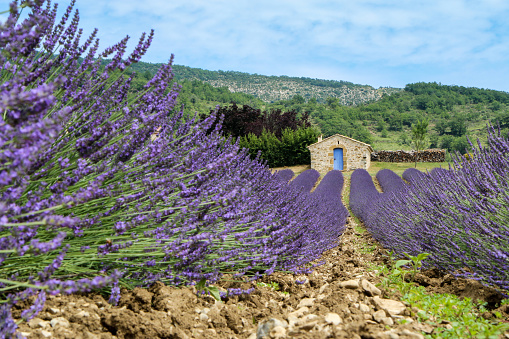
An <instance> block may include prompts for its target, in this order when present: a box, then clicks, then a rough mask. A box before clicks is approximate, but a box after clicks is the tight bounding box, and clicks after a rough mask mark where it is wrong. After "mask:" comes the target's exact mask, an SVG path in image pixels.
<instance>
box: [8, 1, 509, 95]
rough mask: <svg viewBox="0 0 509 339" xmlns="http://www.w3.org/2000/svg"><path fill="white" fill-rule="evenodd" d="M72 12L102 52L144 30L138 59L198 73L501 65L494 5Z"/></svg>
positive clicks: (133, 5) (502, 30) (176, 5)
mask: <svg viewBox="0 0 509 339" xmlns="http://www.w3.org/2000/svg"><path fill="white" fill-rule="evenodd" d="M56 1H57V2H60V3H61V4H62V5H63V6H62V7H64V6H65V5H66V4H68V3H69V0H67V1H59V0H56ZM7 3H8V2H7V1H5V0H0V5H4V6H3V7H5V5H6V4H7ZM1 7H2V6H0V8H1ZM76 7H77V8H79V9H80V13H81V22H82V26H83V27H85V33H89V32H91V31H92V29H93V28H94V27H98V28H99V36H100V38H101V42H102V43H101V47H102V48H105V47H107V46H109V45H112V44H113V43H115V42H117V41H119V40H120V39H121V38H122V37H123V36H125V35H126V34H129V35H130V36H131V37H132V43H131V46H132V47H134V46H135V45H136V43H137V40H138V37H139V35H140V34H141V32H144V31H146V32H148V31H149V30H150V28H154V29H155V30H156V37H155V40H154V43H153V46H152V47H151V49H149V52H148V53H147V56H146V57H145V58H144V60H146V61H151V62H165V61H166V60H167V59H169V56H170V53H174V54H175V55H176V63H179V64H186V65H190V66H194V67H201V68H206V69H224V70H226V69H229V70H240V71H248V72H252V73H255V72H256V73H259V74H284V73H289V72H290V71H292V70H313V69H316V70H319V69H323V70H324V71H321V72H320V74H326V73H330V74H338V76H339V75H341V74H348V72H347V71H346V70H348V69H350V70H355V72H362V69H369V70H370V71H369V72H362V73H363V74H365V77H366V79H367V80H369V79H368V77H369V74H372V76H373V79H375V78H380V77H381V76H380V75H377V74H383V76H386V77H387V78H388V79H391V78H392V76H391V74H399V76H400V77H401V76H402V74H403V71H401V72H398V69H401V70H409V69H412V70H414V71H415V70H417V69H424V68H426V69H428V72H427V73H424V74H442V73H437V72H445V73H447V72H448V69H450V70H451V72H453V71H454V70H455V69H458V68H459V67H460V66H461V65H464V66H465V67H466V68H468V69H469V70H475V69H479V68H483V67H486V66H485V65H487V64H492V63H501V65H504V64H507V63H508V61H509V60H508V56H509V53H508V52H509V24H508V23H507V21H506V18H507V15H508V14H509V2H508V1H503V0H479V1H470V0H447V1H441V0H413V1H408V2H401V1H395V0H385V1H374V0H355V1H347V0H339V1H332V0H315V1H308V0H305V1H304V0H293V1H290V0H271V1H269V0H258V1H250V0H236V1H228V0H217V1H205V0H193V1H189V0H185V1H184V0H172V1H167V0H144V1H139V0H109V1H100V2H95V1H94V2H92V1H90V0H78V2H77V5H76ZM467 66H468V67H467ZM501 68H503V67H501ZM327 69H330V72H326V71H325V70H327ZM309 72H310V71H306V74H305V75H307V76H311V77H319V75H318V74H317V75H316V76H313V75H311V74H308V73H309ZM391 72H393V73H391ZM350 73H351V72H350ZM303 75H304V74H303ZM508 75H509V74H508ZM451 76H452V73H451ZM470 76H471V77H475V76H476V75H475V74H473V73H472V74H470ZM363 78H364V77H363ZM340 79H342V80H347V81H352V79H348V78H340ZM338 80H339V79H338ZM416 81H418V79H417V80H416ZM364 83H370V82H369V81H364ZM498 83H499V82H498ZM388 85H390V84H388ZM505 88H507V89H509V85H508V86H506V87H505Z"/></svg>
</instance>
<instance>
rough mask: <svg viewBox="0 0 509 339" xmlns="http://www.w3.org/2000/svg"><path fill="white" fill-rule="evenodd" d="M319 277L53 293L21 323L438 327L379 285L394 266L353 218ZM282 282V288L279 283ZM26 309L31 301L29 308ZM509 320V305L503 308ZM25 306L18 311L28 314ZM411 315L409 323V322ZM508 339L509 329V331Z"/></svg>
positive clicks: (132, 333)
mask: <svg viewBox="0 0 509 339" xmlns="http://www.w3.org/2000/svg"><path fill="white" fill-rule="evenodd" d="M321 260H322V261H323V262H324V263H323V265H321V266H318V267H317V268H316V269H315V270H314V271H313V273H311V274H305V275H293V274H286V273H275V274H272V275H270V276H266V277H264V278H263V279H261V280H258V281H256V282H244V283H241V282H234V281H227V279H224V281H222V282H220V283H219V284H218V285H217V286H218V287H219V288H220V289H227V288H243V289H248V288H251V287H253V288H254V289H255V291H254V292H253V293H251V294H249V295H241V296H235V297H230V298H228V299H226V300H224V301H223V302H218V301H216V300H214V299H213V298H212V297H211V296H198V295H197V293H196V289H195V288H194V287H186V288H181V289H177V288H174V287H169V286H164V285H163V284H162V283H156V284H154V285H153V286H151V287H150V288H148V289H144V288H136V289H134V290H132V291H128V290H124V291H122V298H121V301H120V303H119V305H118V306H111V305H109V304H108V302H107V301H106V300H105V299H104V298H103V297H102V296H101V295H99V294H87V295H71V296H50V297H49V298H48V300H47V302H46V306H45V308H44V310H43V311H42V312H41V313H39V315H38V316H37V317H36V318H34V319H32V320H31V321H30V322H29V323H22V324H21V325H20V332H21V334H22V335H24V336H26V337H28V338H72V339H81V338H83V339H93V338H98V339H99V338H100V339H112V338H154V339H155V338H249V339H255V338H264V337H265V338H380V339H382V338H390V339H396V338H401V339H410V338H412V339H418V338H424V335H425V334H430V333H433V331H437V328H436V327H447V326H451V325H450V324H447V323H444V324H439V325H437V326H435V327H434V326H431V325H429V324H422V323H420V322H418V321H417V317H416V313H417V312H418V311H419V310H418V309H415V308H410V307H409V306H408V305H405V304H404V303H403V302H401V300H400V299H399V297H398V295H393V294H391V293H390V292H389V291H387V290H384V289H383V288H381V287H380V286H378V287H377V284H379V283H380V282H381V279H382V278H383V277H380V272H377V271H374V270H373V264H390V261H389V258H388V255H387V253H386V251H385V250H384V249H383V248H381V247H380V246H379V245H378V244H377V243H376V242H375V241H374V240H373V239H372V237H371V236H370V235H369V234H368V233H367V232H365V231H363V229H362V225H357V224H356V221H355V220H354V219H353V218H351V217H350V218H349V220H348V224H347V230H346V232H345V233H344V234H343V236H342V237H341V238H340V239H338V245H337V246H336V247H335V248H333V249H331V250H329V251H328V252H326V253H324V254H323V257H322V258H321ZM415 282H416V283H418V284H421V285H423V286H425V287H426V289H427V290H429V291H430V292H438V293H444V292H447V293H454V294H457V295H460V296H465V297H471V298H474V299H477V298H480V299H483V300H485V301H487V302H489V303H491V304H492V305H495V304H496V303H497V302H498V301H500V295H499V294H497V293H496V292H495V291H493V290H490V289H489V288H486V287H483V286H481V285H480V284H478V283H477V282H475V281H469V280H464V279H460V280H457V279H454V278H453V277H452V276H450V275H441V274H440V273H439V272H437V271H434V270H429V271H425V272H422V274H417V275H416V278H415ZM276 283H277V285H276ZM23 306H24V307H26V306H27V305H23ZM498 311H499V312H501V313H502V314H503V315H505V316H506V317H508V318H509V307H508V305H506V306H504V307H501V308H499V309H498ZM20 314H21V309H18V310H16V311H15V312H14V316H15V317H19V316H20ZM402 319H405V320H406V322H405V324H400V322H402V321H401V320H402ZM506 337H508V338H509V333H507V334H506Z"/></svg>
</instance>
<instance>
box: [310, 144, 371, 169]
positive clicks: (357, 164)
mask: <svg viewBox="0 0 509 339" xmlns="http://www.w3.org/2000/svg"><path fill="white" fill-rule="evenodd" d="M308 149H309V151H310V152H311V168H314V169H315V170H317V171H318V172H320V174H325V173H327V172H329V171H331V170H333V169H337V170H340V171H349V170H354V169H357V168H364V169H366V170H367V169H368V168H369V165H370V164H371V152H373V148H371V146H370V145H368V144H365V143H363V142H360V141H358V140H355V139H352V138H349V137H345V136H344V135H340V134H334V135H333V136H330V137H328V138H325V139H323V140H322V136H319V137H318V142H316V143H314V144H312V145H309V146H308Z"/></svg>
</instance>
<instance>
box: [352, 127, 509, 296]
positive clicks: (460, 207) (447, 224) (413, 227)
mask: <svg viewBox="0 0 509 339" xmlns="http://www.w3.org/2000/svg"><path fill="white" fill-rule="evenodd" d="M488 134H489V135H488V145H487V146H486V147H481V146H480V145H479V146H478V147H473V149H472V152H473V153H472V154H473V159H470V160H466V159H465V158H464V157H457V158H455V162H454V164H452V166H451V168H450V169H442V168H436V169H433V170H432V171H430V172H429V173H422V172H420V171H418V170H415V169H412V168H410V169H408V170H406V171H405V172H404V173H403V179H404V180H405V181H406V182H405V181H403V179H402V178H400V177H399V176H398V175H396V174H394V172H392V171H390V170H382V171H380V172H378V174H377V176H376V178H377V180H378V182H379V183H380V185H381V187H382V189H383V193H379V192H378V191H377V190H376V188H375V186H374V184H373V182H372V179H371V176H370V175H369V174H368V173H367V172H366V171H364V170H356V171H355V172H354V173H353V174H352V179H351V180H352V181H351V191H350V208H351V210H352V212H353V213H354V214H355V215H356V216H358V217H359V218H360V219H361V220H362V221H364V224H365V225H366V227H367V229H368V230H369V232H370V233H371V234H372V235H373V237H374V238H375V239H377V240H378V241H380V243H381V244H382V245H383V246H384V247H386V248H387V249H390V250H393V251H394V252H395V253H397V254H399V255H401V256H402V255H403V254H404V253H408V254H410V255H414V256H415V255H417V254H419V253H430V254H431V256H429V257H428V258H427V260H426V263H427V265H428V267H430V266H434V267H437V268H439V269H441V270H444V271H447V272H454V274H455V275H456V276H463V277H468V278H472V279H475V280H479V281H480V282H482V283H484V284H487V285H490V286H495V287H497V288H499V289H500V290H502V291H505V293H507V291H508V290H509V273H508V272H509V214H508V211H509V180H508V178H509V173H508V171H509V140H508V137H507V136H503V135H500V132H499V131H498V132H497V131H496V130H495V129H493V128H490V129H489V130H488Z"/></svg>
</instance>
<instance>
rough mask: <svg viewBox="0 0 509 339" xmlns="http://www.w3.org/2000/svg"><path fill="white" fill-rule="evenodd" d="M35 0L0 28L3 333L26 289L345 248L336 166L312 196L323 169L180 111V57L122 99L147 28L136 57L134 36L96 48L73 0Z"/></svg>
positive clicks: (295, 260) (196, 273) (265, 268)
mask: <svg viewBox="0 0 509 339" xmlns="http://www.w3.org/2000/svg"><path fill="white" fill-rule="evenodd" d="M44 3H46V6H43V5H44ZM26 5H28V6H31V8H32V13H31V14H30V15H29V16H28V18H27V19H26V20H23V21H21V22H18V20H19V15H20V11H19V9H18V7H17V4H16V2H13V3H12V4H11V6H10V15H9V18H8V19H7V21H6V22H5V23H4V24H3V25H2V26H1V34H0V50H1V53H0V70H1V73H0V92H1V95H2V100H1V101H0V112H1V119H0V304H1V306H0V336H9V335H10V334H12V333H14V332H15V329H16V323H15V321H14V320H13V318H12V316H11V307H12V305H13V304H16V303H19V302H20V301H21V300H25V299H27V298H29V297H31V296H34V297H35V302H34V303H33V305H32V306H31V307H29V308H28V309H26V310H24V311H23V313H22V318H23V319H24V320H29V319H31V318H32V317H34V316H35V315H36V314H37V313H38V312H39V311H40V310H41V309H42V307H43V306H44V303H45V299H46V295H47V294H56V293H73V292H76V291H90V290H92V289H97V288H108V289H109V288H111V291H112V297H111V300H112V302H115V300H117V299H118V297H119V289H120V287H121V286H126V287H132V286H140V285H148V284H150V283H152V282H154V281H157V280H159V281H163V282H166V283H170V284H175V285H182V284H190V283H194V282H197V281H200V280H201V279H206V280H207V281H208V282H214V281H216V280H217V279H219V277H220V276H221V275H222V274H224V273H233V274H237V275H242V274H246V273H247V274H254V275H256V274H263V273H266V274H268V273H271V272H272V271H274V270H301V269H306V267H309V266H308V263H309V262H310V261H312V260H314V259H316V258H318V257H319V255H320V254H321V253H322V252H323V251H325V250H327V249H328V248H331V247H332V246H334V245H335V243H336V240H337V238H338V237H339V236H340V235H341V233H342V232H343V230H344V227H345V221H346V216H347V211H346V208H345V207H344V206H342V204H341V200H340V195H341V188H342V185H343V178H342V176H341V173H339V172H333V173H332V174H329V175H327V176H326V177H325V178H324V179H323V181H322V183H321V184H320V185H319V186H318V188H317V189H316V190H315V192H313V193H309V190H310V189H311V187H313V185H314V183H315V182H316V180H317V178H318V175H317V174H318V173H315V172H313V171H310V172H309V171H308V172H305V173H303V174H302V175H300V176H299V177H297V178H296V179H295V180H293V181H292V182H291V184H288V183H287V181H288V180H289V179H290V174H291V173H289V172H288V171H286V174H285V173H283V174H278V175H272V174H271V173H270V171H269V170H268V168H267V166H265V165H264V164H262V163H260V162H258V161H253V160H251V159H250V157H249V156H248V154H247V152H246V151H245V150H241V149H239V147H238V146H237V145H236V144H232V143H231V141H230V140H225V138H224V137H223V136H222V135H221V132H220V130H219V129H216V130H215V131H213V132H212V133H208V132H210V131H208V130H209V128H210V126H211V124H212V122H213V121H214V120H215V116H214V115H212V116H211V117H210V118H209V119H206V120H204V121H202V122H198V121H194V120H185V119H184V118H183V115H182V111H181V110H179V109H178V108H176V107H175V101H176V98H177V95H178V89H179V88H178V87H174V88H172V89H170V90H169V91H168V86H169V84H170V83H171V80H172V76H173V75H172V72H171V60H170V62H169V63H168V64H167V65H165V66H163V67H162V68H161V69H160V71H159V72H158V73H157V74H156V75H155V76H154V78H153V79H152V80H151V81H150V82H149V83H148V84H147V85H146V87H145V88H144V90H143V91H142V92H140V93H137V94H136V97H135V98H131V97H128V93H129V88H130V82H131V78H129V77H127V76H125V75H124V74H125V71H126V70H127V69H128V67H129V65H130V64H132V63H134V62H137V61H138V60H139V59H140V58H141V56H142V55H143V54H144V53H145V52H146V50H147V48H148V47H149V45H150V43H151V40H152V36H153V34H152V33H151V34H150V35H149V36H148V37H147V36H146V35H145V34H144V35H143V36H142V37H141V39H140V41H139V44H138V46H137V48H136V49H135V51H134V52H133V53H131V54H130V55H128V56H126V55H125V50H126V44H127V40H128V37H126V38H125V39H124V40H122V41H121V42H120V43H118V44H117V45H115V46H113V47H111V48H108V49H107V50H106V51H104V52H103V53H99V55H97V50H98V44H99V40H98V39H97V38H96V34H97V31H94V33H93V34H92V35H91V36H90V37H89V38H88V39H87V40H85V41H84V42H81V41H80V38H81V34H82V31H81V30H79V29H78V27H77V25H78V21H79V15H78V12H75V13H74V16H72V6H73V5H74V1H73V2H72V3H71V6H69V8H68V9H67V11H66V14H65V16H64V17H63V18H62V20H61V21H60V22H58V23H56V24H55V18H56V7H55V6H52V5H51V3H50V2H49V1H42V0H34V1H27V2H26ZM71 17H72V19H71V22H70V24H67V22H68V20H69V19H70V18H71ZM97 57H98V58H97ZM108 57H109V58H111V61H110V63H109V64H108V65H106V67H102V66H101V59H104V58H108ZM96 58H97V59H96ZM155 131H159V135H158V137H157V138H156V139H155V140H154V139H153V138H151V136H152V135H153V133H154V132H155ZM333 209H335V210H336V211H338V212H337V213H336V212H335V211H334V210H333Z"/></svg>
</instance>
